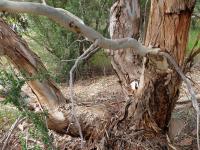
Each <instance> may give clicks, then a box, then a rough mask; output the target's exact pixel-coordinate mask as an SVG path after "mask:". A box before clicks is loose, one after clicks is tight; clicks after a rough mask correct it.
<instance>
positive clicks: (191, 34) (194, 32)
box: [188, 27, 200, 50]
mask: <svg viewBox="0 0 200 150" xmlns="http://www.w3.org/2000/svg"><path fill="white" fill-rule="evenodd" d="M199 34H200V27H199V28H196V29H190V32H189V41H188V50H191V49H192V48H193V46H194V44H195V42H196V40H197V36H198V35H199ZM197 46H198V47H200V42H199V43H198V45H197Z"/></svg>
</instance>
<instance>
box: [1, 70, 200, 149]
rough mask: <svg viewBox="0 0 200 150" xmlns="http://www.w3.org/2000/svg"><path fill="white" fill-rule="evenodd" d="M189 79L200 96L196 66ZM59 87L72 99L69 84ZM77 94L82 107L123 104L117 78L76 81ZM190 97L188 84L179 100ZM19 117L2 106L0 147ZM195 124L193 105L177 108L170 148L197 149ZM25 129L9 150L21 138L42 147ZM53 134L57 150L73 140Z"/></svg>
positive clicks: (199, 72) (15, 134) (15, 135)
mask: <svg viewBox="0 0 200 150" xmlns="http://www.w3.org/2000/svg"><path fill="white" fill-rule="evenodd" d="M187 76H188V77H189V78H190V79H191V81H192V84H193V86H194V87H195V91H196V93H197V94H200V93H199V89H200V67H195V68H194V69H193V70H192V71H191V73H189V74H188V75H187ZM60 87H61V90H62V92H63V94H64V95H65V96H66V98H69V88H68V87H67V84H66V83H65V84H62V85H60ZM23 91H24V92H25V93H27V94H28V95H29V96H30V97H31V98H32V99H35V98H36V97H35V96H34V94H33V93H32V92H31V90H30V88H28V86H27V85H25V86H24V87H23ZM74 91H75V97H76V99H75V100H76V102H77V103H78V104H80V105H94V104H100V103H121V102H124V99H123V93H122V91H121V87H120V85H119V83H118V79H117V77H116V76H115V75H111V76H106V77H97V78H92V79H88V80H81V81H77V82H76V83H75V86H74ZM187 97H189V94H188V91H187V88H186V86H185V84H183V86H182V87H181V94H180V101H183V99H184V100H185V98H187ZM17 114H19V113H18V111H17V110H16V109H14V108H13V107H12V106H3V107H2V106H0V147H1V146H2V145H3V143H1V141H2V142H3V140H2V139H3V137H5V135H6V133H8V131H9V129H10V127H11V125H12V124H13V122H14V121H15V119H16V118H17V117H16V116H17ZM196 125H197V124H196V114H195V111H194V109H193V108H192V107H191V103H189V104H188V103H187V104H186V105H178V106H177V107H176V109H175V111H174V112H173V115H172V121H171V124H170V127H169V132H170V135H169V136H170V138H171V143H172V144H171V145H173V146H174V148H176V149H177V150H191V149H197V145H196V132H197V130H196ZM24 128H29V129H30V127H29V125H28V124H27V123H22V124H20V125H19V126H18V129H16V131H15V132H13V133H12V135H11V137H10V141H9V143H8V145H9V147H8V149H9V150H10V149H13V150H18V149H21V148H22V146H20V145H22V139H20V138H21V137H24V138H25V139H26V140H25V145H26V144H27V143H29V142H27V140H28V139H29V141H31V143H32V145H33V144H38V145H42V144H41V141H37V140H36V139H34V138H33V137H32V138H30V137H29V138H28V137H26V136H24V135H27V130H26V129H24ZM29 129H28V130H29ZM18 131H20V132H22V131H23V134H18ZM25 132H26V133H25ZM51 133H52V135H53V136H54V144H55V145H56V147H60V149H64V147H65V145H66V143H65V142H69V141H73V140H74V139H73V138H71V137H69V136H66V135H65V136H61V135H58V134H55V133H54V132H51ZM20 135H21V137H20ZM19 143H20V144H19ZM173 146H172V147H173Z"/></svg>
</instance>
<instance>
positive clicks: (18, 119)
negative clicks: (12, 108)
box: [1, 115, 25, 150]
mask: <svg viewBox="0 0 200 150" xmlns="http://www.w3.org/2000/svg"><path fill="white" fill-rule="evenodd" d="M24 120H25V118H22V116H21V115H20V116H19V117H18V118H17V119H16V121H15V122H14V124H13V125H12V126H11V128H10V130H9V132H8V134H7V137H6V139H5V141H4V144H3V147H2V149H1V150H5V149H6V146H7V144H8V142H9V141H10V137H11V135H12V133H13V131H14V129H15V128H16V127H17V126H18V125H19V123H21V122H22V121H24Z"/></svg>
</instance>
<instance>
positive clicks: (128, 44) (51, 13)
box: [0, 0, 151, 56]
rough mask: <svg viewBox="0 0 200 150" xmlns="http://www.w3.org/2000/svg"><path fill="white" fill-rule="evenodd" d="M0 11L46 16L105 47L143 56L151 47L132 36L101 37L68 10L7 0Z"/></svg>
mask: <svg viewBox="0 0 200 150" xmlns="http://www.w3.org/2000/svg"><path fill="white" fill-rule="evenodd" d="M0 11H7V12H11V13H31V14H36V15H43V16H47V17H48V18H50V19H52V20H54V21H55V22H57V23H58V24H60V25H61V26H63V27H65V28H66V29H69V30H71V31H73V32H76V33H79V34H82V35H83V36H85V37H87V38H88V39H89V40H91V41H95V40H98V43H97V45H98V46H99V47H101V48H105V49H112V50H118V49H124V48H133V49H135V50H136V51H137V52H138V54H139V55H141V56H145V54H147V53H148V52H149V51H151V49H149V48H147V47H145V46H143V45H142V44H141V43H140V42H138V41H137V40H135V39H133V38H122V39H115V40H111V39H108V38H105V37H103V36H102V35H101V34H100V33H98V32H97V31H95V30H94V29H92V28H90V27H89V26H87V25H85V24H83V23H82V22H81V21H80V20H79V19H78V17H76V16H74V15H72V14H71V13H70V12H68V11H61V10H60V9H57V8H54V7H51V6H47V5H43V4H39V3H32V2H14V1H8V0H1V1H0Z"/></svg>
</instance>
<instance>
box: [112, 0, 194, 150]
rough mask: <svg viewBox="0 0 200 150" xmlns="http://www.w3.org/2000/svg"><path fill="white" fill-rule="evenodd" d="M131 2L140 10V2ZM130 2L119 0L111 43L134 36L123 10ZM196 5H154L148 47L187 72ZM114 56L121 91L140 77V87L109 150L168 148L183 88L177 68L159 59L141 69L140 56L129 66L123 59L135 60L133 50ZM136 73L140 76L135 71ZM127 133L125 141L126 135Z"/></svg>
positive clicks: (177, 2) (150, 57) (176, 1)
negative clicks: (192, 20) (162, 53)
mask: <svg viewBox="0 0 200 150" xmlns="http://www.w3.org/2000/svg"><path fill="white" fill-rule="evenodd" d="M131 2H132V3H135V6H137V0H133V1H131ZM126 3H128V2H127V1H125V0H124V1H122V0H120V1H118V2H116V3H115V4H114V5H113V7H112V9H111V15H112V17H111V25H112V26H113V30H111V37H112V38H120V37H124V36H134V32H133V30H132V29H131V28H130V26H129V21H130V19H128V17H127V16H126V15H127V14H128V13H127V14H126V13H125V12H126V10H128V8H126V7H127V6H126V5H124V4H126ZM194 4H195V1H194V0H191V1H181V0H172V1H171V0H170V1H168V0H164V1H157V0H152V1H151V10H150V16H149V23H148V28H147V33H146V38H145V45H146V46H147V47H148V46H151V47H159V48H161V50H162V51H165V52H168V53H169V54H170V55H171V56H172V57H173V58H174V59H175V60H176V62H177V63H178V65H179V66H180V68H181V69H183V62H184V56H185V49H186V45H187V38H188V31H189V26H190V18H191V14H192V11H193V7H194ZM132 8H133V7H132ZM124 14H126V15H124ZM120 16H122V17H121V18H120ZM115 17H116V18H115ZM113 18H115V19H113ZM112 20H115V22H114V24H113V21H112ZM127 22H128V23H127ZM125 23H127V24H125ZM136 23H137V22H136ZM127 29H129V32H127ZM112 32H113V33H112ZM127 33H128V34H127ZM112 54H113V55H111V57H112V61H114V63H113V62H112V64H113V68H114V69H115V70H116V73H117V74H118V76H119V79H120V81H121V84H122V87H128V86H129V85H130V82H131V80H130V79H138V76H139V77H140V83H139V88H138V89H136V90H134V91H132V92H133V94H132V95H133V97H131V98H132V103H131V105H130V107H129V109H128V117H127V118H125V119H124V120H123V121H120V122H119V123H118V124H117V125H116V127H115V128H114V129H113V132H117V133H118V134H117V138H119V139H117V138H116V134H115V135H113V136H112V137H113V139H112V140H110V141H111V143H112V144H113V145H112V146H111V147H112V148H113V149H120V147H122V146H123V148H124V149H159V150H160V149H166V148H169V147H168V144H167V138H166V134H167V132H168V124H169V121H170V118H171V113H172V111H173V109H174V107H175V103H176V101H177V99H178V96H179V88H180V85H181V79H180V77H179V75H178V74H177V73H176V71H175V70H174V69H173V67H170V63H169V62H168V61H167V60H166V58H164V57H161V56H155V55H154V56H153V55H147V56H146V58H145V59H144V61H143V66H142V62H141V58H140V57H132V58H131V57H130V58H131V59H132V60H131V61H127V59H126V57H124V56H133V55H134V53H133V51H131V50H124V51H123V50H119V51H116V52H114V53H112ZM133 62H137V63H133ZM124 70H128V71H124ZM132 70H134V71H137V73H133V72H131V71H132ZM127 72H128V73H127ZM129 88H130V87H129ZM126 89H128V88H126ZM127 91H130V90H129V89H128V90H127ZM127 93H128V94H129V95H130V92H126V93H125V94H127ZM129 97H130V96H129ZM125 134H126V136H123V135H125ZM123 137H124V138H123ZM128 139H129V141H127V140H128Z"/></svg>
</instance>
